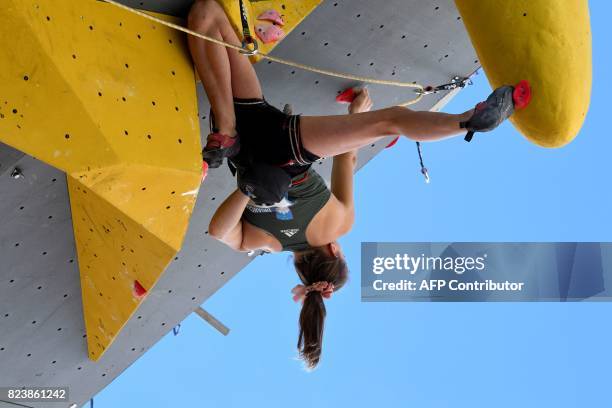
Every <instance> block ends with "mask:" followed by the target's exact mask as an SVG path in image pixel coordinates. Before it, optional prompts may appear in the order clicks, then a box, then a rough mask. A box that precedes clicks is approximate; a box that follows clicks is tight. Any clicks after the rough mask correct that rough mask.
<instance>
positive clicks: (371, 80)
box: [104, 0, 426, 106]
mask: <svg viewBox="0 0 612 408" xmlns="http://www.w3.org/2000/svg"><path fill="white" fill-rule="evenodd" d="M104 1H106V2H107V3H109V4H112V5H114V6H116V7H119V8H121V9H123V10H126V11H129V12H130V13H133V14H136V15H138V16H141V17H143V18H146V19H148V20H151V21H154V22H156V23H159V24H162V25H164V26H166V27H169V28H173V29H175V30H178V31H182V32H183V33H185V34H188V35H191V36H193V37H197V38H201V39H202V40H206V41H209V42H212V43H214V44H217V45H221V46H224V47H227V48H230V49H233V50H236V51H239V52H241V53H244V54H252V52H253V51H252V50H250V49H248V48H245V47H242V46H239V45H234V44H230V43H228V42H225V41H222V40H218V39H216V38H213V37H209V36H207V35H205V34H200V33H198V32H195V31H193V30H190V29H188V28H185V27H183V26H180V25H178V24H174V23H171V22H169V21H164V20H162V19H160V18H158V17H155V16H152V15H150V14H147V13H144V12H142V11H140V10H136V9H134V8H132V7H129V6H126V5H125V4H121V3H119V2H117V1H115V0H104ZM257 55H259V56H260V57H261V58H263V59H266V60H268V61H272V62H276V63H279V64H283V65H287V66H290V67H293V68H298V69H302V70H304V71H310V72H314V73H317V74H321V75H326V76H330V77H334V78H341V79H348V80H352V81H356V82H364V83H369V84H377V85H387V86H395V87H400V88H413V89H416V93H417V96H416V97H415V98H414V99H411V100H409V101H407V102H404V103H401V104H399V106H409V105H414V104H415V103H417V102H419V101H420V100H421V99H422V98H423V96H424V95H426V92H425V89H424V88H423V86H421V85H419V84H417V83H415V82H401V81H390V80H386V79H377V78H370V77H364V76H359V75H353V74H348V73H343V72H337V71H331V70H327V69H322V68H317V67H313V66H311V65H306V64H302V63H299V62H295V61H290V60H286V59H284V58H279V57H273V56H271V55H269V54H266V53H264V52H258V53H257Z"/></svg>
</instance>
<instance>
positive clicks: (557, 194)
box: [96, 1, 612, 408]
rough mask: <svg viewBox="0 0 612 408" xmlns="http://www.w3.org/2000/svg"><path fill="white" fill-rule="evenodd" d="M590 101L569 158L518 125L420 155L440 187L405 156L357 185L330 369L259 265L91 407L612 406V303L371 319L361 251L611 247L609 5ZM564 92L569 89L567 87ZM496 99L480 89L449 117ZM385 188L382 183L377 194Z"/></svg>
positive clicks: (428, 307) (286, 289) (595, 16)
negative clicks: (414, 244) (524, 244)
mask: <svg viewBox="0 0 612 408" xmlns="http://www.w3.org/2000/svg"><path fill="white" fill-rule="evenodd" d="M590 4H591V13H592V24H593V37H594V38H593V40H594V85H595V86H594V88H593V97H592V101H591V110H590V112H589V115H588V117H587V120H586V123H585V126H584V128H583V130H582V132H581V134H580V135H579V136H578V138H577V139H576V140H575V141H574V142H573V143H572V144H570V145H569V146H567V147H565V148H563V149H559V150H546V149H541V148H537V147H535V146H533V145H531V144H529V143H527V142H526V141H525V140H524V139H523V138H522V137H521V136H520V135H518V134H517V132H516V131H514V129H513V128H512V127H511V126H510V125H509V124H506V125H504V126H502V127H501V128H500V129H499V130H497V131H496V132H494V133H491V134H486V135H478V137H477V138H476V139H475V141H474V142H472V143H471V144H467V143H465V142H463V141H462V139H461V138H457V139H455V140H450V141H445V142H442V143H436V144H428V145H426V146H425V158H426V164H427V166H428V167H429V169H430V171H431V176H432V183H431V184H430V185H426V184H424V183H423V181H422V178H421V176H420V174H419V172H418V162H417V160H416V154H415V148H414V144H413V143H411V142H409V141H407V140H402V141H400V143H398V144H397V145H396V146H395V147H394V148H393V149H389V150H386V151H384V152H383V153H382V154H380V155H379V156H378V157H376V158H375V159H374V160H373V161H372V162H371V163H370V164H368V166H367V167H366V168H365V170H364V171H362V172H360V173H359V174H358V175H357V176H356V203H357V214H358V217H357V221H356V223H355V227H354V229H353V231H352V232H351V233H350V234H349V235H348V236H346V237H345V238H344V239H343V240H342V241H341V242H342V244H343V247H344V248H345V252H346V254H347V258H348V261H349V264H350V266H351V269H352V276H351V281H350V283H349V284H348V286H347V287H345V288H344V289H343V290H342V291H341V292H338V293H337V294H336V295H334V297H333V298H332V299H331V300H330V301H328V302H327V307H328V319H327V323H326V324H327V328H326V333H325V344H324V352H323V353H324V354H323V360H322V362H321V364H320V367H319V368H318V369H317V370H316V371H314V372H311V373H308V372H306V371H304V370H303V369H302V367H301V365H300V363H299V362H298V361H296V360H295V356H296V352H295V344H296V341H297V319H298V314H299V306H298V305H296V304H294V303H293V301H292V299H291V295H290V289H291V288H292V287H293V286H294V285H295V284H296V283H297V277H296V276H295V273H294V272H292V267H291V265H290V262H289V260H288V256H287V255H285V254H283V255H275V256H265V257H260V258H259V259H258V260H257V261H256V262H254V263H252V264H251V265H250V266H249V267H247V268H246V269H245V270H244V271H242V272H241V273H240V274H239V275H238V276H237V277H236V278H234V279H233V280H231V281H230V282H229V283H228V284H227V285H226V286H225V287H223V288H222V289H221V290H220V291H219V292H218V293H216V294H215V295H214V296H213V297H212V298H211V299H210V300H209V301H207V302H206V304H205V305H204V306H205V307H206V309H207V310H208V311H210V312H211V313H213V314H214V315H216V316H217V317H218V318H220V319H221V320H222V321H223V322H224V323H225V324H227V325H228V326H229V327H230V328H231V332H230V335H229V336H227V337H223V336H222V335H220V334H219V333H217V332H216V331H214V329H212V328H211V327H209V326H208V325H206V324H205V323H203V322H202V321H201V320H200V319H199V318H197V317H195V316H194V315H192V316H190V317H189V318H187V319H186V320H185V322H184V323H183V325H182V328H181V332H180V334H179V335H178V336H176V337H174V336H173V335H172V332H170V333H169V334H168V335H167V336H166V337H165V338H164V339H162V340H161V341H160V342H159V343H158V344H157V345H156V346H155V347H153V348H152V349H151V350H150V351H149V352H148V353H146V354H145V355H144V356H143V357H142V358H141V359H140V360H138V361H137V362H136V363H134V364H133V365H132V366H131V367H130V368H129V369H128V370H126V371H125V372H124V373H123V374H122V375H121V376H120V377H119V378H117V379H116V380H115V381H114V382H113V383H112V384H110V385H109V386H108V387H107V388H106V389H105V390H103V391H101V392H100V393H99V394H98V395H97V396H96V407H98V408H99V407H125V406H134V407H136V406H138V407H140V406H146V407H149V408H156V407H169V406H177V407H189V406H193V407H196V406H197V407H207V406H208V407H244V406H256V407H258V406H262V407H263V406H265V407H287V406H290V407H292V408H301V407H311V406H315V405H316V406H318V407H332V406H336V407H337V406H353V407H369V406H385V407H395V406H402V407H404V406H413V407H419V408H428V407H452V408H464V407H465V408H475V407H490V406H495V407H497V408H503V407H512V408H515V407H517V406H520V407H521V408H528V407H538V408H539V407H603V406H612V395H611V394H610V390H609V378H610V375H609V367H610V366H611V365H612V357H611V353H610V344H612V325H611V324H610V322H609V319H610V316H611V315H612V305H611V304H609V303H572V304H562V303H509V304H504V303H477V304H456V303H452V304H429V303H388V304H387V303H361V302H360V277H359V263H360V260H359V250H360V243H361V241H462V240H464V241H472V240H476V241H611V240H612V228H611V226H612V214H611V213H612V188H610V185H611V183H610V180H609V177H612V171H611V170H612V164H611V163H612V160H611V156H612V136H611V135H610V132H609V126H608V125H607V121H608V120H609V119H608V117H609V114H608V112H607V111H608V109H609V105H610V104H609V99H610V91H609V89H608V86H607V84H608V83H609V79H610V78H609V76H610V73H611V72H612V60H611V57H610V54H609V51H608V50H609V38H611V33H610V29H609V25H610V21H609V16H610V15H612V3H610V2H607V1H592V2H591V3H590ZM559 80H560V81H562V80H563V79H562V78H559ZM489 92H490V90H489V87H488V84H487V82H486V79H485V78H484V76H483V75H480V76H479V77H477V78H476V83H475V85H474V86H472V87H470V88H468V89H466V90H464V91H463V92H462V93H461V94H460V95H459V96H458V97H457V98H455V99H454V100H453V101H452V102H451V103H450V104H449V105H448V106H447V107H446V109H445V110H446V111H448V112H457V111H462V110H464V109H465V108H467V107H470V106H473V105H474V104H475V103H476V102H478V101H479V100H480V99H482V98H483V97H484V96H486V95H487V94H488V93H489ZM381 181H384V182H381Z"/></svg>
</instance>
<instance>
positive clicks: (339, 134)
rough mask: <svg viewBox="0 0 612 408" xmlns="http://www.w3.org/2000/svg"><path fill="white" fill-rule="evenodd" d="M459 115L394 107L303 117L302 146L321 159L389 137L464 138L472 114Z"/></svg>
mask: <svg viewBox="0 0 612 408" xmlns="http://www.w3.org/2000/svg"><path fill="white" fill-rule="evenodd" d="M473 112H474V111H473V110H469V111H467V112H465V113H462V114H459V115H451V114H448V113H439V112H427V111H424V112H421V111H413V110H410V109H407V108H403V107H399V106H396V107H392V108H387V109H381V110H376V111H372V112H364V113H356V114H353V115H337V116H302V117H301V118H300V131H301V138H302V144H303V146H304V148H305V149H306V150H308V151H309V152H311V153H313V154H315V155H317V156H320V157H331V156H336V155H338V154H342V153H345V152H348V151H351V150H354V149H357V148H360V147H362V146H365V145H368V144H370V143H374V142H376V141H377V140H379V139H381V138H383V137H385V136H389V135H405V136H406V137H408V138H410V139H412V140H416V141H434V140H439V139H443V138H446V137H449V136H454V135H458V134H464V133H465V129H462V128H461V122H465V121H468V120H469V119H470V117H471V116H472V114H473Z"/></svg>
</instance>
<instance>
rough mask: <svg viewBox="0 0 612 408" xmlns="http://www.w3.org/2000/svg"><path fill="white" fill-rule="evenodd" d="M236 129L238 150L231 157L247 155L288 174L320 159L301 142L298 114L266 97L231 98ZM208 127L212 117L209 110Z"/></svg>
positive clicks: (297, 171)
mask: <svg viewBox="0 0 612 408" xmlns="http://www.w3.org/2000/svg"><path fill="white" fill-rule="evenodd" d="M234 109H235V112H236V131H237V132H238V135H239V137H240V153H239V154H238V157H236V158H234V159H233V160H235V161H238V162H240V161H241V160H244V159H245V158H246V157H249V158H250V159H252V160H255V161H258V162H263V163H266V164H270V165H273V166H278V167H282V168H283V169H285V171H287V173H288V174H289V175H290V176H291V177H294V176H297V175H299V174H302V173H304V172H306V171H307V170H308V169H309V168H310V165H311V163H313V162H314V161H316V160H319V157H318V156H316V155H314V154H312V153H311V152H309V151H308V150H306V149H305V148H304V146H303V145H302V138H301V134H300V116H299V115H288V114H286V113H284V112H282V111H280V110H279V109H277V108H275V107H274V106H272V105H270V104H269V103H268V102H267V101H266V100H265V99H238V98H234ZM210 117H211V127H212V130H213V131H214V130H215V129H214V118H213V115H212V112H211V115H210Z"/></svg>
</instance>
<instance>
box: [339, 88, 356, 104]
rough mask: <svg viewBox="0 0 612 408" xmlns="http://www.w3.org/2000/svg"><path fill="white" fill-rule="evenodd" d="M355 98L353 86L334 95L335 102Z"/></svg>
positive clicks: (343, 101) (346, 101) (349, 100)
mask: <svg viewBox="0 0 612 408" xmlns="http://www.w3.org/2000/svg"><path fill="white" fill-rule="evenodd" d="M354 99H355V90H354V88H348V89H345V90H344V91H342V93H341V94H340V95H338V96H336V102H338V103H351V102H353V100H354Z"/></svg>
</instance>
